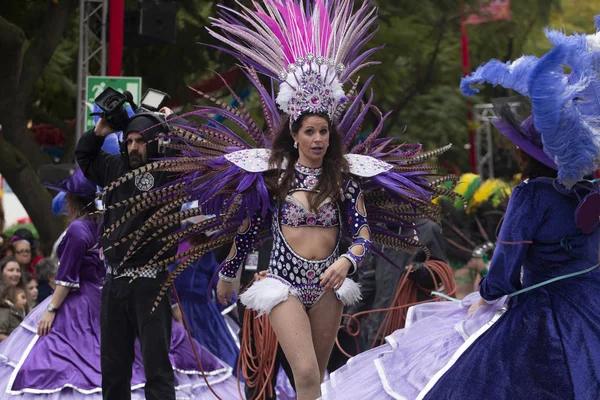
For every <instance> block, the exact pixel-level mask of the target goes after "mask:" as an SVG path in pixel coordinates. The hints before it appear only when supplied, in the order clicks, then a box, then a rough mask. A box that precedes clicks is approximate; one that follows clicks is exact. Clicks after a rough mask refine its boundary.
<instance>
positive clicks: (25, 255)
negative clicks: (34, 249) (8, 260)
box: [10, 235, 35, 275]
mask: <svg viewBox="0 0 600 400" xmlns="http://www.w3.org/2000/svg"><path fill="white" fill-rule="evenodd" d="M10 241H11V250H12V255H13V257H14V258H15V260H17V262H18V263H19V266H20V267H21V275H24V274H25V272H29V274H31V275H35V272H34V271H33V267H32V265H31V242H29V240H26V239H22V238H20V237H19V236H16V235H15V236H13V237H12V239H11V240H10Z"/></svg>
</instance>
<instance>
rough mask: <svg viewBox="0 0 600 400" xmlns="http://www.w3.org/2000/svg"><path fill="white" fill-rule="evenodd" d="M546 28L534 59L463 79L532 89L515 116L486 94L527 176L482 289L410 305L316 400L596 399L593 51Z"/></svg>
mask: <svg viewBox="0 0 600 400" xmlns="http://www.w3.org/2000/svg"><path fill="white" fill-rule="evenodd" d="M597 21H598V25H599V28H600V18H598V19H597ZM549 38H550V40H551V41H557V46H556V48H554V49H553V50H551V51H550V52H549V53H548V54H547V55H546V56H544V57H543V58H541V59H537V58H535V57H523V58H521V59H519V60H517V61H515V62H514V63H512V65H511V64H505V63H501V62H498V61H495V60H493V61H491V62H490V63H488V64H486V65H484V66H482V67H480V68H479V69H478V70H477V71H475V72H474V73H473V74H472V75H471V76H470V77H468V78H465V79H464V80H463V86H462V89H463V91H464V92H465V93H467V94H472V93H473V92H474V91H473V90H472V89H471V88H470V87H469V86H470V84H473V83H483V82H489V83H492V84H502V85H503V86H505V87H510V88H512V89H514V90H517V91H518V92H520V93H521V94H523V95H528V96H529V97H530V98H531V115H530V116H528V117H527V118H525V119H524V120H523V121H522V122H519V121H520V119H519V118H517V117H516V116H515V113H514V112H513V110H512V109H511V107H514V105H513V104H511V103H510V102H506V103H505V104H501V102H499V101H498V102H496V103H494V104H495V105H496V106H497V109H498V115H499V116H500V117H501V119H498V120H495V121H494V124H495V125H496V127H497V128H498V129H499V130H500V131H501V132H502V133H503V134H504V135H505V136H507V137H508V138H509V139H510V140H511V141H512V142H513V143H514V144H515V145H516V158H517V161H518V162H519V166H520V168H521V170H522V174H523V178H524V179H525V180H524V181H523V182H522V183H521V184H520V185H519V186H517V187H516V188H515V190H514V191H513V193H512V195H511V198H510V201H509V204H508V208H507V211H506V214H505V219H504V222H503V225H502V228H501V230H500V232H499V235H498V245H497V247H496V249H495V251H494V255H493V258H492V261H491V264H490V269H489V273H488V275H487V276H486V277H485V278H484V279H483V280H482V281H481V284H480V286H479V293H475V294H471V295H469V296H467V297H466V298H465V299H464V300H463V301H462V302H456V303H450V302H448V303H445V304H444V303H438V304H427V305H421V306H416V307H413V308H412V309H411V311H410V312H409V317H408V319H409V320H410V321H409V322H407V327H406V328H405V329H402V330H399V331H396V332H394V333H393V334H392V335H391V336H390V337H388V338H387V344H386V345H385V346H382V347H379V348H376V349H373V350H371V351H370V352H367V353H363V354H361V355H359V356H357V357H355V358H354V359H353V360H350V361H349V362H348V364H347V365H346V366H345V367H343V369H341V370H339V371H336V372H335V373H334V374H333V376H332V379H331V380H330V381H329V382H326V383H325V384H324V385H323V389H322V391H323V394H324V396H323V398H324V399H341V398H344V399H363V398H376V399H389V398H395V399H426V400H432V399H436V400H441V399H460V400H475V399H486V400H504V399H524V398H528V399H540V400H541V399H543V400H553V399H556V400H559V399H560V400H566V399H569V400H571V399H576V400H597V399H598V398H600V378H599V377H600V322H599V321H600V306H599V304H598V302H597V301H596V299H597V296H598V293H599V292H600V269H599V268H598V256H599V254H598V244H599V243H600V230H599V229H597V228H598V221H599V217H600V188H599V185H598V180H593V179H591V178H590V175H592V173H593V172H594V171H596V170H597V169H598V163H599V160H600V157H599V155H600V142H599V141H598V138H597V135H598V134H597V132H598V131H599V128H600V122H599V121H598V118H597V115H599V114H600V105H599V104H600V103H599V102H598V97H597V94H596V93H598V88H599V87H598V83H597V81H596V80H594V79H588V77H587V73H589V71H591V67H590V64H586V63H587V62H589V61H590V60H597V58H595V56H597V54H598V53H594V54H590V53H592V52H593V49H592V48H591V47H589V46H581V44H582V43H585V41H586V37H585V35H582V36H577V37H574V38H568V37H565V36H564V34H562V33H559V32H552V33H551V35H549ZM557 39H559V40H557ZM571 39H573V40H572V41H571ZM590 55H591V56H593V57H590ZM564 64H567V65H569V66H570V67H571V70H570V73H569V74H568V75H567V74H566V73H565V72H564V69H563V65H564ZM525 100H526V99H525ZM513 102H514V99H513ZM525 103H526V101H525ZM521 105H523V104H521Z"/></svg>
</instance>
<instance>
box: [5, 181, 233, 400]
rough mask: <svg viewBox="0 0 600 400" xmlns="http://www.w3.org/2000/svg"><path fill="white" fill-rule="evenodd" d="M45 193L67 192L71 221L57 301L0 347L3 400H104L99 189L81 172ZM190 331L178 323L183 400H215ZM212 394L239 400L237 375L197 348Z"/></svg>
mask: <svg viewBox="0 0 600 400" xmlns="http://www.w3.org/2000/svg"><path fill="white" fill-rule="evenodd" d="M47 186H49V187H51V188H53V189H57V190H63V191H65V192H66V193H67V196H66V198H67V209H68V211H69V215H70V218H71V219H72V222H71V224H70V225H69V227H68V229H67V231H66V233H65V235H64V237H63V239H62V241H61V242H60V244H59V246H58V257H59V259H60V266H59V269H58V272H57V274H56V279H55V281H56V290H55V292H54V294H53V295H52V296H51V297H49V298H47V299H46V300H44V301H43V302H42V303H40V304H39V305H38V306H37V307H36V308H35V309H33V311H32V312H31V313H30V314H29V315H28V316H27V317H26V318H25V320H24V321H23V323H22V324H21V325H20V326H19V327H18V328H17V329H16V330H15V331H14V332H13V333H12V334H11V335H10V336H9V337H8V339H6V340H5V341H4V342H3V343H2V344H0V362H1V364H0V399H16V398H18V399H59V398H60V399H80V398H86V399H101V398H102V394H101V374H100V299H101V286H102V283H103V280H104V275H105V266H104V263H103V261H102V260H101V254H102V252H101V251H100V247H99V235H100V232H99V229H100V227H99V222H98V221H97V220H96V218H95V216H94V212H95V211H96V209H95V205H94V197H95V194H96V187H95V185H93V184H92V183H91V182H89V181H88V180H86V179H85V178H84V177H83V174H81V171H80V170H77V171H76V172H75V173H74V174H73V175H72V176H71V177H69V178H67V179H65V180H62V181H61V182H60V183H58V184H55V183H54V184H47ZM191 346H192V345H191V344H190V342H189V340H188V337H187V335H186V333H185V330H184V329H183V327H182V326H181V325H178V324H176V323H174V324H173V332H172V340H171V353H170V358H171V363H172V365H173V368H174V369H175V381H176V385H177V387H176V389H177V398H178V399H179V398H181V399H204V398H206V399H209V398H210V399H212V398H214V395H213V394H212V393H211V392H210V389H209V388H208V387H207V386H206V382H205V380H204V379H203V377H202V375H201V372H200V371H199V367H198V363H197V361H196V358H195V357H194V354H193V350H192V347H191ZM194 346H195V347H196V351H197V353H198V355H199V357H200V359H201V362H202V367H203V368H204V371H205V372H206V378H207V380H208V382H210V384H211V387H212V388H213V390H215V392H216V393H218V394H219V396H221V397H222V398H236V397H237V383H236V381H235V377H232V375H231V368H230V367H228V366H227V365H226V364H224V363H223V362H222V361H220V360H219V359H217V358H216V357H214V356H213V355H212V354H210V352H208V351H207V350H206V349H204V348H203V347H202V346H200V345H199V344H198V343H195V342H194ZM144 381H145V378H144V369H143V366H142V360H141V353H140V349H139V344H138V345H137V347H136V359H135V363H134V366H133V377H132V380H131V390H132V395H131V396H132V398H133V399H144V398H145V396H144V389H143V387H144Z"/></svg>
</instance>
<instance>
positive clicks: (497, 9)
mask: <svg viewBox="0 0 600 400" xmlns="http://www.w3.org/2000/svg"><path fill="white" fill-rule="evenodd" d="M467 14H470V15H469V17H468V18H467V19H466V20H465V22H464V23H465V24H483V23H484V22H489V21H501V20H505V21H509V20H510V0H490V1H487V0H482V1H481V5H480V6H479V9H478V10H477V12H476V13H473V14H471V13H470V11H469V10H467Z"/></svg>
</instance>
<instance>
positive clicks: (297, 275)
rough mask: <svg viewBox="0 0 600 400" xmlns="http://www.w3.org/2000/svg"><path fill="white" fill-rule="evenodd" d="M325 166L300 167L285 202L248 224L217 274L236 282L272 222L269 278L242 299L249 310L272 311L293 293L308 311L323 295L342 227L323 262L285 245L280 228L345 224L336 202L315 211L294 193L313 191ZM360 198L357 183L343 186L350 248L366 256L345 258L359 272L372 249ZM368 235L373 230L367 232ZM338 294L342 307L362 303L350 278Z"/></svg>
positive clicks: (261, 281)
mask: <svg viewBox="0 0 600 400" xmlns="http://www.w3.org/2000/svg"><path fill="white" fill-rule="evenodd" d="M321 172H322V169H321V168H308V167H304V166H301V165H299V164H297V165H296V176H295V182H294V187H293V189H292V190H290V192H289V194H288V196H287V198H286V201H285V202H284V203H283V204H277V205H274V207H273V209H275V210H277V212H276V213H275V214H273V215H271V216H270V217H271V218H261V217H258V216H255V217H253V218H252V219H251V220H250V226H249V227H248V229H246V230H245V231H244V232H238V234H237V236H236V239H235V242H234V245H235V252H234V254H233V256H232V257H230V258H228V259H227V260H226V261H225V263H224V265H223V268H222V270H221V272H220V273H219V276H220V278H221V279H222V280H225V281H231V280H233V279H234V278H235V276H236V274H237V271H238V269H239V267H240V266H241V265H242V263H243V262H244V260H245V258H246V255H247V254H248V252H249V251H250V250H251V249H252V248H253V247H254V245H255V242H256V239H257V234H258V232H259V231H260V229H261V227H262V226H263V224H267V223H268V221H269V220H270V221H271V224H272V225H271V230H272V232H273V250H272V252H271V259H270V261H269V269H268V274H267V275H266V278H265V279H263V280H260V281H257V282H255V283H254V284H253V285H252V286H251V287H250V288H249V289H248V290H246V292H244V293H243V294H242V295H241V296H240V299H241V301H242V302H243V303H244V304H245V305H246V306H247V307H249V308H252V309H254V310H256V311H259V313H261V314H262V313H269V312H270V311H271V310H272V309H273V307H275V306H276V305H277V304H279V303H281V302H282V301H285V300H286V299H287V296H288V295H289V294H292V295H294V296H296V297H298V298H299V299H300V301H301V302H302V304H304V306H305V307H306V308H310V307H312V306H313V305H315V304H316V303H317V302H318V301H319V299H320V298H321V296H323V294H324V291H323V288H322V287H321V285H320V283H319V282H320V279H321V276H322V275H323V273H324V272H325V270H326V269H327V268H328V267H329V266H330V265H331V264H333V263H334V262H335V261H336V260H337V259H338V258H339V257H340V256H339V242H340V238H341V229H339V228H338V236H337V243H336V246H335V248H334V249H333V250H332V252H331V253H330V255H329V256H327V257H326V258H324V259H322V260H309V259H306V258H304V257H302V256H300V255H299V254H297V253H296V252H295V251H294V250H293V249H292V247H291V246H290V244H289V243H288V242H287V240H286V238H285V236H284V234H283V231H282V228H281V227H282V226H286V227H288V228H297V227H321V228H334V227H341V226H342V219H341V218H342V214H341V211H340V206H339V205H338V202H336V201H334V200H333V199H327V200H326V201H324V202H323V203H322V204H321V205H320V206H319V208H318V210H317V211H316V213H313V212H311V211H308V210H307V209H306V207H305V206H304V205H303V204H302V202H300V201H299V200H298V199H297V198H295V197H294V196H293V193H294V192H299V191H305V192H306V191H311V190H312V189H313V188H314V187H315V185H316V184H317V182H318V177H319V175H320V174H321ZM361 197H362V191H361V189H360V186H359V184H358V183H357V182H356V181H355V180H353V179H348V180H347V181H346V182H345V183H344V185H343V188H342V197H341V204H342V207H343V209H344V210H345V212H346V216H347V218H348V225H349V226H350V230H351V234H352V237H353V239H354V243H353V244H352V246H351V248H352V247H355V246H361V247H362V250H363V251H362V252H359V253H360V255H356V254H354V253H353V252H351V251H350V250H349V251H348V252H347V253H346V254H344V255H342V257H345V258H347V259H348V260H349V261H350V262H351V263H352V266H353V267H354V268H353V269H354V270H355V269H356V267H357V266H358V264H359V263H360V262H361V261H362V259H363V258H364V257H365V255H366V254H367V252H368V250H369V245H370V243H371V242H370V241H369V240H366V239H364V238H361V237H360V236H359V232H360V231H361V229H362V228H366V229H367V230H369V226H368V223H367V218H366V213H365V212H360V211H359V209H358V207H357V204H358V202H359V200H360V199H361ZM369 236H370V231H369ZM336 295H337V297H338V299H340V301H342V302H343V303H344V304H351V303H353V302H356V301H357V300H359V299H360V289H359V287H358V285H357V284H356V283H355V282H353V281H352V280H350V279H346V280H345V281H344V283H343V285H342V287H340V288H339V289H338V290H337V291H336Z"/></svg>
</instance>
